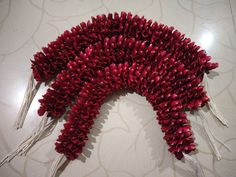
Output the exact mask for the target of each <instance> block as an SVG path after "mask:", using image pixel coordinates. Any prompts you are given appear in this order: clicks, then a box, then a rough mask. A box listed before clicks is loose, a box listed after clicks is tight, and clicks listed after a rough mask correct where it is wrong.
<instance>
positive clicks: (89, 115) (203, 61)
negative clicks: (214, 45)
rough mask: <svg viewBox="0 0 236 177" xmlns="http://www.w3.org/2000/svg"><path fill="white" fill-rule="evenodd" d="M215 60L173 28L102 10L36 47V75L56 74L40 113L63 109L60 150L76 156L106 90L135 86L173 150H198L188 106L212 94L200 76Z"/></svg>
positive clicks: (46, 78) (44, 77) (52, 113)
mask: <svg viewBox="0 0 236 177" xmlns="http://www.w3.org/2000/svg"><path fill="white" fill-rule="evenodd" d="M210 59H211V57H210V56H207V55H206V53H205V51H204V50H200V47H199V46H197V45H195V43H194V42H191V40H190V39H189V38H185V37H184V35H183V34H181V33H180V32H179V31H177V30H175V29H174V28H173V27H167V26H165V25H163V24H158V23H157V22H154V23H153V22H152V21H151V20H148V21H147V20H146V19H145V18H144V17H142V18H140V17H139V16H137V15H135V16H132V14H131V13H125V12H121V14H118V13H114V14H108V15H107V16H106V15H98V16H97V17H96V18H95V17H92V22H90V21H88V22H87V23H84V22H82V23H81V24H80V25H78V26H76V27H73V28H72V29H71V31H65V32H64V33H63V34H62V35H61V36H59V37H58V38H57V40H56V41H54V42H51V43H50V44H48V47H45V48H43V49H42V51H41V52H38V53H37V54H35V56H34V60H33V61H32V69H33V74H34V78H35V79H36V80H37V81H39V82H48V81H50V80H52V79H54V80H53V83H52V84H51V87H50V88H49V89H48V90H47V93H46V94H45V95H44V96H43V98H42V99H40V100H39V102H40V103H41V106H40V108H39V110H38V114H39V115H43V114H45V113H46V114H47V116H48V117H51V118H52V119H58V118H60V117H61V116H62V115H64V114H66V123H65V124H64V129H63V130H62V131H61V135H60V136H59V137H58V139H57V142H56V150H57V152H59V153H63V154H65V155H66V157H67V158H68V159H69V160H73V159H75V158H77V157H78V155H79V154H81V152H82V149H83V147H84V146H85V143H86V140H88V133H89V132H90V129H91V128H92V125H93V123H94V120H95V118H96V116H97V115H98V113H99V109H100V107H101V105H102V103H103V101H104V99H105V98H106V97H107V95H109V94H111V93H113V92H114V91H115V90H119V89H129V90H133V91H135V92H136V93H138V94H140V95H142V96H145V97H146V99H147V100H148V101H149V102H150V104H151V105H152V106H153V109H154V110H155V111H156V116H157V121H158V123H159V124H160V125H161V129H162V131H163V132H164V134H165V135H164V139H165V140H166V142H167V144H168V145H169V151H170V152H171V153H173V154H174V155H175V156H176V158H178V159H181V158H182V157H183V153H189V152H191V151H194V150H195V144H194V139H193V137H192V132H191V129H190V125H189V120H188V119H187V117H186V114H185V111H186V109H188V110H194V109H197V108H199V107H201V106H204V105H205V103H206V102H207V101H208V100H209V98H208V97H207V96H206V92H205V91H204V88H203V86H201V81H202V79H203V76H204V73H208V71H209V70H212V69H214V68H216V67H218V64H217V63H210V62H209V61H210ZM68 108H70V109H68ZM67 110H68V111H67Z"/></svg>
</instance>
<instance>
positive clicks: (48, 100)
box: [38, 36, 214, 118]
mask: <svg viewBox="0 0 236 177" xmlns="http://www.w3.org/2000/svg"><path fill="white" fill-rule="evenodd" d="M170 56H171V55H170V54H167V53H166V52H165V51H161V50H160V49H159V48H158V47H153V46H152V45H148V44H147V42H145V41H144V42H142V41H135V39H134V38H131V39H129V38H128V39H127V38H125V39H123V36H119V37H115V36H114V37H112V38H110V39H109V38H105V39H104V41H103V42H98V43H96V44H95V45H94V46H89V47H88V48H87V49H86V51H85V53H80V56H79V57H76V59H75V61H71V62H69V63H68V66H67V68H68V69H67V70H63V71H62V72H61V73H60V74H59V75H58V76H57V78H56V80H55V82H54V83H53V84H52V88H50V89H48V91H47V93H46V94H45V95H44V96H43V99H41V100H40V103H41V107H40V109H39V110H38V113H39V115H43V114H44V113H45V112H46V111H47V113H48V116H50V117H53V118H58V117H61V116H62V115H63V114H64V113H65V110H66V107H67V106H70V105H71V103H72V102H73V101H74V100H75V98H76V96H77V94H78V93H79V91H80V89H81V87H82V86H83V84H84V82H86V81H89V80H90V77H94V76H95V75H96V74H99V72H98V70H103V68H104V67H106V66H108V65H110V64H111V63H124V62H126V61H127V62H133V61H135V62H137V63H144V64H145V65H150V64H151V63H157V64H158V63H159V62H160V60H162V59H168V58H170ZM209 59H210V57H208V56H206V55H205V54H202V53H199V56H198V58H196V59H195V60H189V61H187V60H183V58H181V60H180V61H181V62H183V64H182V65H181V66H180V67H183V68H185V67H186V68H188V69H190V70H191V75H199V76H198V78H200V79H201V78H202V74H203V73H204V72H208V70H209V69H212V68H213V67H212V65H214V64H212V63H210V62H209ZM187 66H188V67H187ZM174 69H175V68H174ZM200 73H201V74H200Z"/></svg>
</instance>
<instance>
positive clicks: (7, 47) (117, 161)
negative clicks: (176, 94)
mask: <svg viewBox="0 0 236 177" xmlns="http://www.w3.org/2000/svg"><path fill="white" fill-rule="evenodd" d="M121 10H125V11H131V12H132V13H133V14H138V15H144V16H145V17H146V18H148V19H149V18H151V19H153V20H156V21H158V22H162V23H164V24H167V25H171V26H174V27H175V28H177V29H178V30H179V31H181V32H182V33H185V34H186V35H187V36H188V37H190V38H191V39H192V40H193V41H196V42H197V44H199V45H202V46H203V47H204V48H205V49H206V50H207V52H208V54H209V55H211V56H212V57H213V61H217V62H219V63H220V67H219V68H218V69H216V70H215V71H216V72H213V73H211V76H212V78H213V79H211V80H210V81H209V87H210V91H211V93H212V95H213V97H214V100H215V102H216V105H217V107H218V108H219V110H220V111H221V112H222V114H223V115H224V116H225V118H226V119H227V120H228V122H229V125H230V127H229V128H225V127H223V126H222V125H221V124H219V122H217V121H215V120H214V119H212V118H211V117H209V119H208V122H209V124H210V127H211V129H212V130H213V132H214V134H215V135H216V136H217V137H218V138H219V139H221V140H222V141H223V142H224V143H225V144H226V145H228V146H229V147H230V148H231V149H232V152H229V151H228V150H227V149H225V148H224V147H223V146H222V145H221V144H217V146H218V147H219V149H220V152H221V154H222V157H223V158H222V160H221V161H216V159H215V158H214V156H213V154H212V151H211V149H210V148H209V145H208V143H207V141H208V140H207V139H206V136H205V134H204V132H203V129H202V127H201V122H200V120H199V119H198V118H197V116H196V115H189V119H190V120H191V125H192V127H193V128H192V129H193V131H194V135H195V137H196V142H197V144H198V146H197V149H198V152H197V153H196V154H195V155H194V156H195V157H196V158H197V160H198V161H199V162H200V164H201V167H202V170H203V171H204V174H205V176H206V177H235V176H236V168H235V167H236V119H235V115H236V58H235V56H236V28H235V23H236V1H235V0H230V1H228V0H225V1H223V0H201V1H200V0H143V1H141V0H136V1H135V0H132V1H131V0H129V1H125V0H122V1H121V0H113V1H109V0H99V1H95V0H10V1H9V0H0V113H1V119H0V158H2V157H4V156H5V155H6V154H7V153H8V152H10V151H11V150H12V149H13V148H14V147H16V146H17V144H18V143H19V142H20V141H22V140H23V139H24V137H26V136H27V134H29V133H30V132H31V131H32V129H33V128H34V127H36V126H37V124H38V122H39V119H37V116H36V110H37V107H38V103H37V99H38V98H40V96H41V95H42V94H43V93H44V91H45V89H42V88H41V90H40V92H39V93H38V95H37V97H36V99H35V100H34V102H33V106H32V107H31V109H30V112H29V114H28V116H27V119H26V123H25V125H24V127H23V129H21V130H18V131H16V130H14V129H13V128H12V127H13V122H14V120H15V117H16V114H17V111H18V109H19V106H20V102H21V100H22V97H23V94H24V91H25V88H26V85H27V83H26V82H27V80H28V77H29V75H30V72H31V71H30V60H29V59H30V58H32V56H33V54H34V53H35V52H37V51H38V50H40V48H41V47H43V46H45V45H46V44H47V43H48V42H50V41H52V40H55V39H56V37H57V36H58V35H59V34H60V33H62V32H63V31H64V30H66V29H70V28H71V27H72V26H74V25H77V24H79V23H80V22H82V21H85V20H88V19H90V17H91V16H95V15H97V14H101V13H108V12H114V11H118V12H120V11H121ZM61 125H62V123H60V124H59V125H58V126H57V128H56V130H55V131H54V133H53V135H51V136H50V137H48V138H46V139H45V140H42V141H41V142H39V143H37V144H36V145H35V146H34V147H33V148H32V149H31V151H30V152H29V154H28V156H26V157H16V158H15V159H14V160H13V161H12V162H11V163H10V164H6V165H4V166H3V167H1V168H0V177H32V176H34V177H44V176H45V177H46V176H48V174H49V169H50V166H51V164H52V161H53V159H54V158H55V157H56V155H57V153H56V152H55V151H54V142H55V139H56V138H57V135H58V134H59V131H60V128H61ZM162 137H163V134H162V132H161V130H160V126H159V125H158V124H157V122H156V121H155V113H154V111H153V110H152V108H151V106H150V105H149V104H148V102H147V101H146V100H145V98H142V97H141V96H138V95H137V94H132V93H123V92H119V93H116V94H114V95H113V96H112V97H109V98H108V99H107V102H106V103H104V105H103V106H102V111H101V115H100V116H99V117H98V119H97V121H96V124H95V127H94V129H93V133H92V135H91V139H90V143H88V145H87V147H86V149H87V150H85V151H84V154H85V155H84V157H82V156H81V157H80V158H79V159H77V160H74V161H72V162H70V163H69V165H67V167H66V168H65V169H64V171H63V172H62V173H61V177H85V176H86V177H121V176H122V177H134V176H135V177H154V176H160V177H164V176H168V177H169V176H175V177H191V176H194V174H193V170H192V168H191V167H190V166H189V165H188V164H185V163H183V162H182V161H178V160H176V159H175V158H174V157H173V155H171V154H170V153H169V152H168V150H167V145H166V143H165V141H164V140H163V139H162Z"/></svg>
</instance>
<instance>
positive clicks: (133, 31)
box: [32, 12, 214, 81]
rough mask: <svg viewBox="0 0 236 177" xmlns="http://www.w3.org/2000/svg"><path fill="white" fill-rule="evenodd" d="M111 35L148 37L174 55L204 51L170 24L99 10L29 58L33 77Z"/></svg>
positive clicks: (50, 73)
mask: <svg viewBox="0 0 236 177" xmlns="http://www.w3.org/2000/svg"><path fill="white" fill-rule="evenodd" d="M114 35H115V36H119V35H122V36H123V38H132V37H133V38H135V39H136V40H142V41H148V43H149V44H150V45H152V46H153V47H156V46H157V47H158V48H159V49H160V50H161V51H166V52H168V53H171V54H173V55H176V56H175V57H176V58H177V59H180V58H182V59H183V60H194V59H195V58H198V56H199V55H205V53H204V51H198V50H199V48H200V47H199V46H196V45H195V43H194V42H191V40H190V39H189V38H184V35H183V34H181V33H180V32H179V31H178V30H174V28H173V27H167V26H165V25H163V24H158V23H157V22H154V23H152V20H148V21H147V20H146V19H145V18H144V17H142V18H140V17H139V16H137V15H135V16H134V17H132V14H131V13H128V14H126V13H125V12H121V15H120V16H119V14H118V13H114V16H113V15H112V14H108V15H107V16H106V15H104V14H103V15H98V16H97V17H96V18H94V17H92V22H90V21H88V22H87V23H84V22H82V23H81V24H80V26H76V27H73V28H72V29H71V32H69V31H65V32H64V33H63V34H62V35H61V36H59V37H58V38H57V40H56V41H53V42H51V43H49V44H48V47H44V48H43V49H42V51H41V52H38V53H36V54H35V55H34V60H33V61H32V69H33V74H34V78H35V79H36V80H37V81H48V80H50V79H52V78H54V77H55V76H56V75H57V74H58V73H60V72H61V71H62V70H65V69H66V65H67V63H68V62H69V61H71V60H72V61H73V60H74V59H75V57H76V56H78V55H79V54H80V52H84V50H85V49H86V48H87V47H88V46H89V45H91V44H92V45H93V44H94V43H96V42H98V41H103V40H104V38H106V37H112V36H114ZM205 56H206V55H205ZM209 67H212V66H209ZM213 67H214V66H213Z"/></svg>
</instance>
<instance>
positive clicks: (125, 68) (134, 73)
mask: <svg viewBox="0 0 236 177" xmlns="http://www.w3.org/2000/svg"><path fill="white" fill-rule="evenodd" d="M166 66H169V67H168V69H166V68H165V67H166ZM179 66H181V63H180V62H174V60H171V59H170V60H162V61H161V62H160V64H159V65H158V66H155V64H153V65H151V66H144V65H137V63H135V62H134V63H132V65H131V66H130V65H129V64H128V63H127V62H126V63H125V64H118V65H115V64H111V65H110V66H109V67H106V68H105V71H100V75H99V76H98V77H97V78H94V79H91V82H86V83H85V84H84V87H83V88H82V89H81V92H80V94H79V97H78V99H77V102H76V104H75V105H74V106H73V107H72V108H71V111H70V112H69V114H68V116H67V122H66V123H65V124H64V127H65V128H64V129H63V130H62V131H61V133H62V134H61V135H60V136H59V137H58V140H57V142H56V150H57V151H58V152H59V153H63V154H65V155H66V156H67V158H68V159H69V160H73V159H75V158H76V157H77V156H78V155H79V154H80V153H81V152H82V148H83V147H84V145H85V141H86V140H87V139H88V137H87V135H88V133H89V130H90V129H91V127H92V125H93V122H94V119H95V118H96V115H97V114H98V113H99V109H100V107H101V105H102V103H103V101H104V99H105V98H106V96H107V95H109V94H110V93H112V92H114V91H115V90H118V89H122V88H131V89H133V90H134V91H136V92H137V93H139V94H140V95H144V96H146V98H147V100H148V101H149V102H150V103H151V104H152V106H153V108H154V110H155V111H156V112H157V119H158V121H159V124H161V126H162V131H163V132H164V133H165V136H164V139H165V140H166V141H167V143H168V145H169V146H170V148H169V151H170V152H171V153H173V154H175V155H176V157H177V158H178V159H181V158H182V157H183V154H182V152H185V153H189V152H191V151H193V150H195V144H194V143H193V138H192V137H191V135H192V133H191V130H190V126H189V124H188V120H187V118H186V115H185V114H184V112H183V109H184V108H186V105H187V102H186V101H187V100H188V98H190V101H191V102H193V101H195V102H197V101H198V100H201V104H197V105H196V106H197V107H199V106H203V105H204V104H205V103H206V102H207V101H208V99H207V97H206V95H205V92H203V91H202V90H201V89H198V88H200V87H201V86H198V84H199V82H200V81H199V82H195V84H194V83H193V84H192V85H191V86H190V83H192V81H191V78H187V77H186V75H188V74H189V71H188V70H186V69H184V68H182V67H180V68H181V69H179V70H177V71H174V70H173V68H179ZM164 72H165V75H163V73H164ZM166 76H168V77H169V80H166V79H165V77H166ZM174 81H175V82H174ZM178 81H179V82H178ZM171 83H175V84H176V85H179V86H180V87H181V86H186V87H188V90H191V93H196V91H197V90H198V92H197V94H195V95H191V96H189V92H188V90H185V95H182V97H179V95H178V93H177V92H176V90H175V89H172V90H168V91H166V90H165V89H166V88H169V85H171ZM153 85H154V86H153ZM153 90H156V93H159V94H156V95H153V94H152V91H153ZM164 93H165V94H164ZM183 105H185V106H183ZM197 107H195V108H197Z"/></svg>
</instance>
